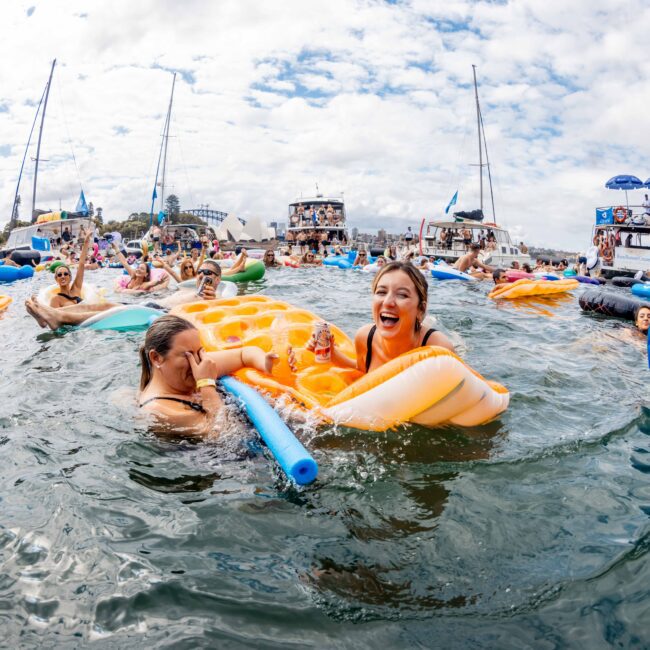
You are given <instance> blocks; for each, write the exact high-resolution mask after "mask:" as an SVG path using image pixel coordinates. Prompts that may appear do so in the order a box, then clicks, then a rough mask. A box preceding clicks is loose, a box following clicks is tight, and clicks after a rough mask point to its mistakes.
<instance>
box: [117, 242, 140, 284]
mask: <svg viewBox="0 0 650 650" xmlns="http://www.w3.org/2000/svg"><path fill="white" fill-rule="evenodd" d="M113 250H114V251H115V254H116V255H117V259H118V260H120V264H121V265H122V266H123V267H124V270H125V271H126V272H127V273H128V274H129V276H131V277H132V278H133V277H135V269H134V268H133V267H132V266H131V265H130V264H129V263H128V262H127V261H126V257H124V254H123V253H122V251H121V250H120V249H119V248H118V247H117V246H115V244H113Z"/></svg>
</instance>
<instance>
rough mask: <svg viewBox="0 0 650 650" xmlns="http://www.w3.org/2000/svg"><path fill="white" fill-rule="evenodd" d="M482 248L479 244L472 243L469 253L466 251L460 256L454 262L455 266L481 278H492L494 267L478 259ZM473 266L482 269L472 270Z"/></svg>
mask: <svg viewBox="0 0 650 650" xmlns="http://www.w3.org/2000/svg"><path fill="white" fill-rule="evenodd" d="M480 250H481V249H480V246H479V245H478V244H470V250H469V253H465V255H462V256H461V257H459V258H458V259H457V260H456V262H455V263H454V268H455V269H458V270H459V271H462V272H463V273H468V274H469V275H471V276H472V277H475V278H478V279H481V280H484V279H487V278H490V277H491V275H490V274H491V273H492V272H493V271H494V268H493V267H492V266H488V265H487V264H483V262H481V261H480V260H479V259H478V254H479V252H480ZM472 267H478V269H480V270H478V271H473V270H471V268H472Z"/></svg>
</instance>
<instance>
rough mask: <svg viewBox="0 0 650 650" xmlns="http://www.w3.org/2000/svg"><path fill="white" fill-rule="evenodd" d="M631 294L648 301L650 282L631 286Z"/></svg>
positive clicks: (649, 297)
mask: <svg viewBox="0 0 650 650" xmlns="http://www.w3.org/2000/svg"><path fill="white" fill-rule="evenodd" d="M631 291H632V294H633V295H635V296H638V297H639V298H646V299H650V282H639V283H638V284H634V285H632V289H631Z"/></svg>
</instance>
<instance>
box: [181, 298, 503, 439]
mask: <svg viewBox="0 0 650 650" xmlns="http://www.w3.org/2000/svg"><path fill="white" fill-rule="evenodd" d="M172 313H173V314H176V315H177V316H181V317H182V318H185V319H187V320H189V321H191V322H192V323H193V324H194V325H196V327H197V328H198V329H199V331H200V333H201V340H202V343H203V346H204V347H205V348H206V350H227V349H232V348H238V347H241V346H243V345H257V346H259V347H260V348H262V349H263V350H265V351H267V352H271V351H273V352H275V353H276V354H278V356H279V357H280V359H279V361H278V363H276V364H275V367H274V369H273V375H267V374H264V373H261V372H259V371H257V370H253V369H250V368H244V369H243V370H239V371H238V372H237V373H235V376H236V377H237V378H238V379H240V380H241V381H243V382H245V383H247V384H250V385H252V386H255V387H256V388H259V389H261V390H262V391H264V392H266V393H268V394H270V395H271V396H272V397H282V396H287V397H289V398H291V400H292V401H293V402H294V403H295V404H297V405H300V406H301V407H303V408H305V409H308V410H309V411H311V412H313V413H314V414H315V415H317V416H319V417H320V418H321V419H323V420H324V421H329V422H334V423H336V424H343V425H346V426H350V427H355V428H358V429H365V430H368V431H384V430H386V429H388V428H390V427H393V426H396V425H398V424H400V423H402V422H416V423H418V424H422V425H424V426H429V427H431V426H437V425H443V424H455V425H459V426H476V425H479V424H484V423H486V422H489V421H490V420H493V419H494V418H496V417H497V416H498V415H499V414H500V413H503V411H505V410H506V408H507V407H508V402H509V393H508V391H507V389H506V388H504V387H503V386H501V385H500V384H497V383H495V382H491V381H487V380H485V379H484V378H483V377H481V375H479V374H478V373H477V372H475V371H474V370H472V369H471V368H470V367H469V366H467V365H466V364H465V363H464V362H463V361H462V360H461V359H460V358H459V357H457V356H456V355H455V354H453V353H451V352H449V351H447V350H445V349H443V348H438V347H431V346H429V347H423V348H418V349H416V350H412V351H411V352H408V353H406V354H403V355H401V356H400V357H398V358H396V359H393V360H392V361H390V362H388V363H386V364H384V365H383V366H381V367H380V368H378V369H377V370H373V371H372V372H370V373H368V374H364V373H362V372H360V371H358V370H356V369H353V368H347V367H345V368H343V367H339V366H336V365H333V364H332V363H316V362H315V360H314V355H313V353H312V352H310V351H309V350H306V349H305V345H306V343H307V341H308V340H309V338H310V336H311V334H312V332H313V329H314V324H315V323H316V322H318V321H320V320H322V319H320V318H319V317H318V316H316V315H315V314H313V313H311V312H309V311H307V310H305V309H299V308H297V307H294V306H293V305H291V304H289V303H286V302H282V301H280V300H273V299H271V298H268V297H266V296H241V297H239V298H226V299H222V300H215V301H211V302H195V303H191V304H188V305H180V306H178V307H175V308H174V309H173V310H172ZM331 331H332V335H333V337H334V341H335V343H336V345H337V346H338V348H339V350H340V351H341V352H343V353H344V354H346V355H347V356H349V357H352V358H353V357H354V355H355V350H354V344H353V343H352V341H351V340H350V339H349V338H348V337H347V336H346V335H345V334H344V333H343V332H342V331H341V330H340V329H339V328H338V327H336V326H331ZM288 345H291V346H292V348H293V350H294V354H295V357H296V366H297V371H296V372H295V373H294V372H292V371H291V369H290V368H289V364H288V361H287V354H286V350H287V346H288Z"/></svg>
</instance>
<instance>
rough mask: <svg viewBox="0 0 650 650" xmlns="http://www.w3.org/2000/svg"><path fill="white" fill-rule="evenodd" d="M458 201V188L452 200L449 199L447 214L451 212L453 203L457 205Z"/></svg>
mask: <svg viewBox="0 0 650 650" xmlns="http://www.w3.org/2000/svg"><path fill="white" fill-rule="evenodd" d="M456 201H458V190H456V192H455V194H454V195H453V196H452V197H451V201H449V205H448V206H447V207H446V208H445V214H449V208H451V206H452V205H456Z"/></svg>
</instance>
